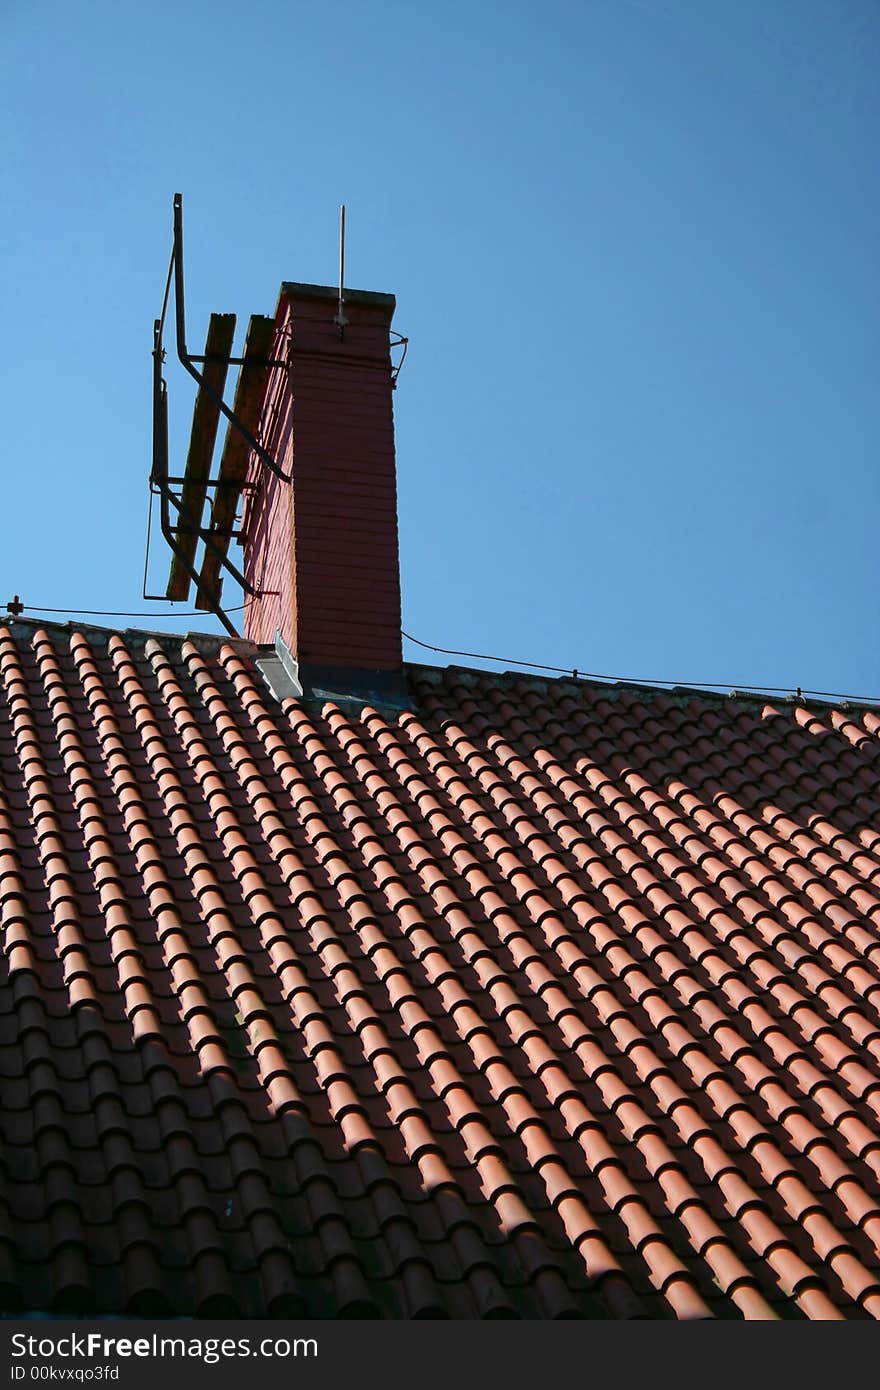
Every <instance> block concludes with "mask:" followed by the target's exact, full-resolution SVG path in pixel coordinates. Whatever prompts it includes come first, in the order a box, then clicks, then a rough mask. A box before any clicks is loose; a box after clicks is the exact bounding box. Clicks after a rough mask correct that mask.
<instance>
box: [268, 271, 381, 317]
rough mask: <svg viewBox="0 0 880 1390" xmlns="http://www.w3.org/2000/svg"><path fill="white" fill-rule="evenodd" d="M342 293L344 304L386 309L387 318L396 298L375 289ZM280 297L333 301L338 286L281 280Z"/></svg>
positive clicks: (336, 295)
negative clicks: (387, 311) (387, 312)
mask: <svg viewBox="0 0 880 1390" xmlns="http://www.w3.org/2000/svg"><path fill="white" fill-rule="evenodd" d="M343 293H344V295H345V302H346V304H363V305H365V306H370V307H371V308H374V309H388V310H389V315H388V317H389V318H390V317H391V315H392V314H393V313H394V310H395V307H396V305H397V300H396V298H395V296H394V295H393V294H380V293H379V292H378V291H376V290H349V289H345V290H344V291H343ZM280 297H281V298H282V299H330V300H333V301H334V302H335V301H336V300H338V298H339V286H338V285H336V286H332V285H304V284H302V283H300V281H298V280H282V282H281V295H280Z"/></svg>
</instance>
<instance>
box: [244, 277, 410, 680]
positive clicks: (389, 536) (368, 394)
mask: <svg viewBox="0 0 880 1390" xmlns="http://www.w3.org/2000/svg"><path fill="white" fill-rule="evenodd" d="M394 304H395V301H394V296H393V295H390V294H373V293H369V292H367V291H363V290H346V292H345V302H344V311H343V312H344V317H345V319H346V320H347V322H346V324H345V325H344V327H342V328H341V329H340V325H339V324H338V323H337V322H336V321H335V320H336V317H337V312H338V307H339V306H338V291H337V290H334V289H330V288H327V287H326V286H323V285H300V284H291V283H285V284H283V285H282V286H281V294H280V297H279V301H278V309H277V313H276V332H275V342H274V347H273V351H272V356H273V358H275V359H281V358H283V359H287V360H288V361H289V363H290V367H289V370H288V371H287V372H284V371H275V372H273V373H272V375H271V377H270V381H269V387H268V391H267V395H266V400H265V402H264V406H263V412H262V417H261V420H260V436H259V437H260V440H261V443H262V444H263V445H264V447H265V448H267V449H268V451H269V452H270V453H271V454H272V456H273V457H274V458H275V459H276V460H277V462H278V463H279V464H280V466H281V468H282V469H283V470H284V472H285V473H286V474H290V475H292V482H290V483H283V482H280V481H279V480H278V479H277V478H275V477H273V476H272V474H271V473H270V472H269V470H268V469H265V468H262V467H259V468H257V469H256V470H255V471H254V472H253V473H252V474H251V477H250V480H251V482H252V483H254V484H255V485H256V486H255V490H254V491H253V492H252V493H250V495H249V496H248V499H247V502H246V506H245V514H244V520H243V528H242V531H243V534H242V543H243V546H244V573H245V575H246V577H247V578H248V580H249V581H250V582H251V583H252V584H253V585H254V586H255V588H256V589H258V590H259V591H261V592H260V595H259V596H258V597H256V598H254V599H251V600H250V601H249V602H248V605H247V607H246V610H245V612H246V617H245V636H246V637H248V638H249V639H250V640H251V641H253V642H256V643H260V644H268V643H273V644H277V645H278V646H279V650H282V651H283V650H284V649H285V648H286V651H287V653H289V655H290V656H291V657H292V658H293V661H294V662H295V663H296V665H297V667H298V669H299V671H300V673H303V672H306V671H309V672H311V673H312V675H314V673H315V672H316V671H318V672H323V673H325V674H326V673H328V672H329V673H330V674H332V675H334V676H335V678H336V679H337V683H338V678H339V677H340V676H341V674H342V670H343V669H345V670H347V671H359V672H361V673H364V674H366V673H368V672H399V671H400V670H401V665H402V655H401V636H400V573H399V560H398V541H397V490H396V481H395V466H394V422H393V411H392V402H391V397H392V366H391V355H390V347H389V338H390V324H391V317H392V315H393V313H394ZM279 636H280V638H281V643H278V638H279Z"/></svg>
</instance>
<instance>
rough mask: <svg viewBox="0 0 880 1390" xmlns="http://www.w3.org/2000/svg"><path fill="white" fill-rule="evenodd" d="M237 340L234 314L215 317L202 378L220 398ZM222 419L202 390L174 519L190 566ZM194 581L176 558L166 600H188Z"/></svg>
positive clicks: (195, 407) (212, 321) (196, 404)
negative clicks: (234, 339) (180, 510)
mask: <svg viewBox="0 0 880 1390" xmlns="http://www.w3.org/2000/svg"><path fill="white" fill-rule="evenodd" d="M234 337H235V314H212V315H211V320H210V323H209V324H208V339H207V342H206V343H205V356H206V357H207V358H210V359H212V360H210V361H208V362H205V363H204V365H203V367H202V375H203V376H204V378H205V381H206V382H207V384H208V385H209V386H210V387H211V388H212V390H214V391H216V393H217V395H218V396H222V395H223V388H224V386H225V385H226V372H227V369H228V366H229V360H228V359H229V357H230V356H231V355H232V341H233V338H234ZM219 420H220V407H219V406H218V405H217V403H216V402H215V401H213V400H212V399H211V397H210V396H209V395H208V394H207V392H206V391H203V390H202V388H201V387H199V390H198V394H197V395H196V400H195V405H194V406H193V419H192V430H191V432H190V437H189V450H188V452H187V456H186V471H185V473H184V484H183V492H182V493H181V502H182V503H183V508H184V510H183V511H182V512H180V513H178V514H177V516H176V517H175V520H174V525H175V527H176V528H178V530H177V539H178V542H179V544H180V548H181V550H182V551H183V553H184V554H185V555H186V557H187V559H188V560H189V562H190V564H192V563H193V561H194V560H195V554H196V544H197V541H198V537H197V535H196V530H197V528H198V527H199V526H200V525H201V522H202V512H203V511H204V509H205V497H206V496H207V492H208V489H207V487H206V483H207V481H208V479H209V477H210V476H211V460H212V458H213V457H214V444H215V442H216V439H217V425H218V423H219ZM191 582H192V580H191V578H190V575H189V573H188V571H187V569H186V567H185V565H183V564H182V563H181V561H180V560H179V559H178V557H177V556H176V555H175V556H174V558H173V560H172V561H171V577H170V579H169V580H168V588H167V589H166V591H165V592H166V595H167V597H168V598H169V599H174V600H175V601H177V600H180V599H186V598H187V597H188V596H189V587H190V584H191Z"/></svg>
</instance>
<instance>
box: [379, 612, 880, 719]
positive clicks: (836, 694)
mask: <svg viewBox="0 0 880 1390" xmlns="http://www.w3.org/2000/svg"><path fill="white" fill-rule="evenodd" d="M401 636H403V637H405V638H406V640H407V641H408V642H414V643H415V645H416V646H417V647H424V648H425V650H426V651H429V652H442V654H443V655H444V656H466V657H469V658H470V660H472V661H498V662H504V663H506V664H509V665H511V666H526V667H528V668H529V669H531V670H533V671H555V672H557V673H558V674H559V675H563V676H573V677H574V678H575V680H592V681H625V682H628V683H629V684H632V685H657V686H676V685H683V686H688V687H690V688H691V689H693V690H731V689H734V690H750V691H754V692H755V694H767V695H783V694H789V695H790V694H793V693H795V691H796V692H797V694H799V695H822V696H826V697H827V698H828V699H831V700H861V701H863V702H864V703H865V704H871V705H876V704H880V696H877V697H875V696H872V695H843V694H841V693H840V691H837V690H803V689H802V688H801V687H800V686H796V687H792V686H786V685H749V684H748V682H746V681H670V680H660V679H658V678H657V677H656V676H603V675H599V674H598V673H597V672H595V671H581V670H579V669H578V668H577V667H576V666H550V665H548V664H547V663H546V662H543V661H519V660H517V658H516V657H512V656H490V655H489V654H488V653H487V652H463V651H458V650H457V649H456V648H454V647H435V646H433V645H432V644H431V643H430V642H422V641H420V640H419V638H418V637H413V636H411V635H410V633H408V632H404V631H403V629H402V628H401Z"/></svg>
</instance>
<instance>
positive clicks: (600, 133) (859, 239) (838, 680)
mask: <svg viewBox="0 0 880 1390" xmlns="http://www.w3.org/2000/svg"><path fill="white" fill-rule="evenodd" d="M0 49H2V55H3V57H2V64H3V71H2V74H0V76H2V92H3V96H2V98H0V100H2V104H3V107H4V111H3V115H4V119H3V121H2V148H3V186H4V192H5V199H4V202H5V214H4V217H3V222H2V238H3V249H2V258H0V264H2V302H3V307H4V316H5V332H4V333H3V340H2V352H3V371H2V387H3V413H4V430H3V434H4V445H5V458H4V461H3V492H2V499H3V501H2V506H3V530H2V549H0V604H2V605H5V603H6V601H7V600H8V599H9V598H11V597H12V594H13V593H14V592H18V593H20V594H21V595H22V597H23V599H24V601H25V603H26V604H30V605H42V606H54V607H59V608H61V607H63V608H73V607H74V606H75V605H77V604H78V605H80V606H81V608H83V609H87V608H95V609H126V610H127V609H132V610H155V609H157V608H158V607H160V606H161V605H157V604H145V603H143V602H142V601H141V598H140V593H141V582H142V563H143V545H144V528H145V520H146V505H147V475H148V472H149V466H150V412H151V399H150V390H151V387H150V348H151V334H152V323H153V319H154V317H155V316H156V314H157V313H158V309H159V304H160V300H161V291H162V286H163V280H164V275H165V271H166V268H167V260H168V254H169V250H170V236H171V200H172V195H173V193H174V192H175V191H180V192H182V193H183V195H184V206H185V214H186V233H187V242H186V250H187V279H188V286H187V288H188V311H189V312H188V319H189V338H190V347H191V348H192V349H193V350H198V346H199V345H200V343H201V342H202V341H204V332H205V327H206V323H207V316H208V313H209V312H210V311H211V310H216V311H227V312H228V311H234V312H236V313H238V315H239V324H240V329H241V327H242V326H243V323H244V321H245V320H246V318H247V315H248V314H249V313H253V312H262V313H271V312H272V311H273V309H274V305H275V301H276V297H277V291H278V285H279V283H280V281H281V280H282V279H297V280H313V281H318V282H322V283H327V282H332V281H333V280H334V278H335V275H336V256H337V219H338V206H339V203H340V202H342V201H345V202H346V204H347V206H348V228H349V236H348V262H347V269H348V272H349V273H348V274H347V276H346V279H347V281H348V283H349V284H351V285H355V286H357V287H359V288H364V289H377V290H387V291H392V292H394V293H395V294H396V295H397V299H398V309H397V315H396V319H395V326H396V327H397V328H398V329H399V330H400V331H401V332H403V333H405V334H407V335H408V336H409V337H410V339H411V346H410V351H409V356H408V359H407V363H406V366H405V368H404V371H403V374H402V376H401V378H400V386H399V389H398V391H397V394H396V424H397V446H398V476H399V506H400V529H401V561H402V583H403V611H404V627H405V628H406V629H407V631H408V632H411V633H414V634H415V635H416V636H418V637H421V638H423V639H424V640H425V641H428V642H433V643H436V644H439V645H441V646H446V647H460V648H465V649H467V650H470V651H475V652H498V653H500V654H502V655H503V656H505V657H515V658H521V659H525V660H531V661H545V662H550V663H554V664H558V665H561V666H577V667H578V668H580V669H582V670H587V671H593V672H599V673H607V674H609V675H613V676H623V677H628V676H634V677H658V678H666V679H670V680H684V681H687V680H694V681H716V680H717V681H721V682H734V683H737V684H746V683H753V684H767V685H776V684H785V685H795V684H800V685H801V686H803V687H805V688H807V687H809V688H815V689H820V690H829V691H843V692H849V693H854V694H863V695H869V696H880V641H878V638H880V620H878V609H880V598H878V595H880V583H878V581H880V560H878V554H880V545H878V539H877V537H878V515H880V506H878V503H880V483H878V467H877V463H878V438H880V431H878V416H880V389H878V388H880V381H878V377H880V365H878V364H880V341H878V339H880V332H878V323H880V316H878V309H880V269H878V246H880V192H878V187H880V185H878V153H877V152H878V150H880V82H878V80H877V75H878V72H880V6H878V4H877V2H876V0H724V3H722V0H579V3H562V0H545V3H542V4H537V3H531V4H526V3H517V2H516V0H514V2H513V3H496V2H495V0H493V2H492V3H486V2H485V0H483V2H482V3H458V0H452V2H451V3H443V4H438V5H420V4H413V3H412V0H406V3H404V0H390V2H386V3H383V4H381V5H379V4H366V3H344V2H343V0H321V3H320V4H319V3H315V0H309V2H308V3H301V2H300V0H283V3H282V2H281V0H262V2H261V0H249V3H248V4H244V3H231V0H214V3H210V4H209V3H206V0H191V2H190V3H188V4H186V5H182V4H179V3H170V2H169V0H155V2H154V3H151V4H149V5H134V4H130V5H129V4H119V3H118V0H117V3H113V4H110V3H106V0H88V3H86V4H82V5H72V4H70V3H67V0H65V3H57V2H54V0H43V3H41V4H39V5H32V4H27V3H25V2H24V0H7V3H6V4H5V5H4V6H3V11H2V18H0ZM169 381H170V392H171V406H172V430H173V438H174V447H175V448H176V450H177V453H178V461H179V462H180V464H181V465H182V462H183V453H184V450H185V443H186V438H187V435H188V428H189V420H190V415H191V409H192V392H191V390H190V386H191V383H190V382H189V379H188V378H187V377H186V376H185V374H184V373H183V371H182V369H176V368H174V367H172V368H171V369H170V371H169ZM153 560H154V566H153V587H154V588H155V589H159V588H164V580H165V577H166V571H167V560H166V555H165V554H164V553H163V547H162V542H161V538H157V539H156V541H155V542H154V547H153ZM190 607H191V605H189V604H187V605H185V610H186V611H189V609H190ZM96 621H100V620H96ZM105 621H108V622H112V620H110V619H108V620H105ZM120 625H125V623H124V621H123V622H122V623H121V624H120ZM131 625H132V626H138V625H143V626H150V627H163V626H167V628H168V629H169V630H172V631H180V630H185V629H187V628H201V629H202V630H213V627H214V624H213V620H212V619H210V618H199V619H198V620H193V619H191V618H186V617H180V616H177V617H175V618H173V619H169V620H168V621H167V623H166V622H165V621H164V620H160V619H150V620H149V621H145V622H144V623H143V624H138V623H137V622H136V621H132V622H131ZM406 652H407V655H408V656H409V657H410V658H411V659H414V660H428V661H430V660H432V659H433V658H432V657H431V656H430V655H429V654H427V653H423V652H420V651H419V650H418V649H416V648H413V647H410V646H409V645H407V647H406ZM436 659H437V660H438V661H443V660H444V658H436Z"/></svg>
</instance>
